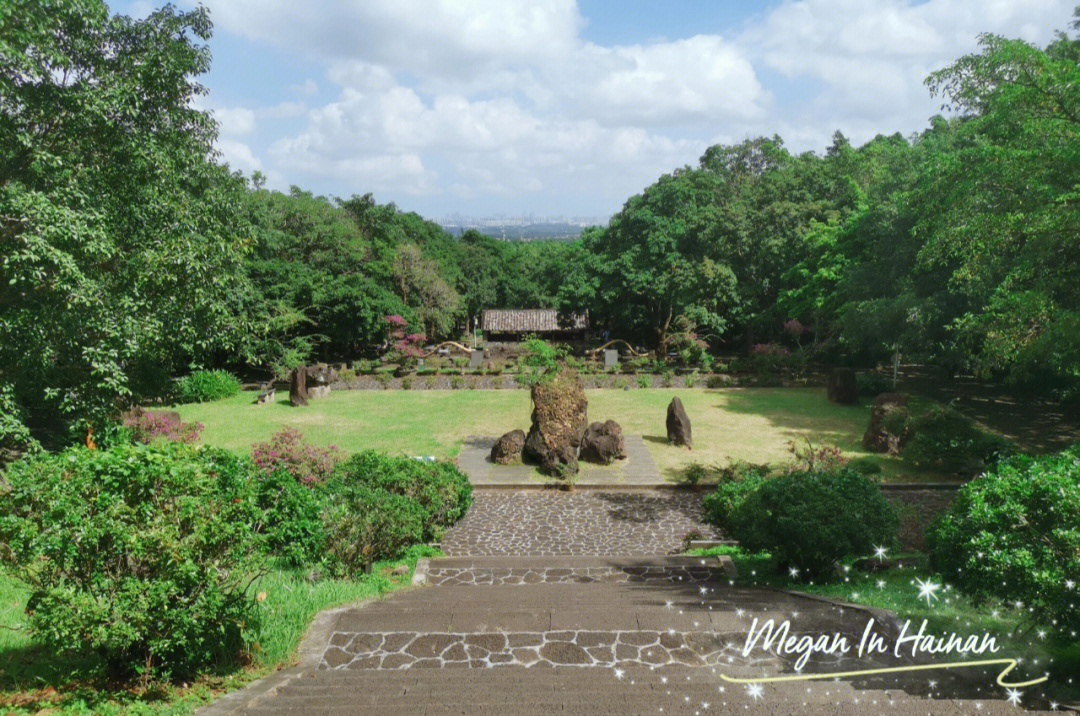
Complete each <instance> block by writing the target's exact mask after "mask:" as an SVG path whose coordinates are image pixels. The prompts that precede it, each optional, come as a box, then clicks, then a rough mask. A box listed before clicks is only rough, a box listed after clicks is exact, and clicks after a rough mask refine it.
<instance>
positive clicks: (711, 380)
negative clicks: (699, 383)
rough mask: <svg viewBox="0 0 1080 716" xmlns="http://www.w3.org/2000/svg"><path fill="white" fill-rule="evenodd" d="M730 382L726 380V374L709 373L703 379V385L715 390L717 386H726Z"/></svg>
mask: <svg viewBox="0 0 1080 716" xmlns="http://www.w3.org/2000/svg"><path fill="white" fill-rule="evenodd" d="M730 382H731V381H730V380H728V377H727V376H726V375H710V376H709V377H708V378H706V379H705V387H706V388H711V389H712V390H716V389H718V388H726V387H727V386H728V383H730Z"/></svg>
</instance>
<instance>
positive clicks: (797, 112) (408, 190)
mask: <svg viewBox="0 0 1080 716" xmlns="http://www.w3.org/2000/svg"><path fill="white" fill-rule="evenodd" d="M178 2H179V4H180V6H182V7H183V6H187V7H193V6H194V5H196V4H204V5H205V6H206V7H207V8H208V9H209V11H210V14H211V20H212V21H213V23H214V37H213V39H212V40H211V41H210V50H211V52H212V54H213V64H212V67H211V69H210V72H209V73H208V74H207V75H206V76H205V77H202V78H200V82H201V83H202V84H204V85H205V86H206V87H207V88H208V90H209V94H208V95H207V96H205V97H201V98H200V99H199V104H198V106H199V107H201V108H203V109H206V110H209V111H211V112H212V113H213V114H214V116H215V117H216V118H217V120H218V122H219V123H220V137H219V140H218V142H217V147H218V149H219V150H220V152H221V155H222V158H223V159H224V160H225V161H227V162H228V163H229V165H230V166H231V167H232V168H233V169H236V170H240V171H242V172H244V173H245V174H248V175H250V174H251V173H252V172H253V171H255V170H259V171H261V172H263V173H264V174H265V175H266V177H267V186H269V187H270V188H273V189H280V190H288V188H289V187H290V186H291V185H297V186H300V187H302V188H304V189H306V190H310V191H313V192H316V193H319V194H325V195H331V196H350V195H352V194H366V193H369V192H370V193H372V194H373V195H374V196H375V198H376V200H378V201H380V202H390V201H392V202H394V203H395V204H396V205H397V206H399V207H400V208H402V209H404V210H408V211H416V212H418V213H420V214H422V215H423V216H426V217H442V216H447V215H449V214H451V213H452V212H455V211H459V212H461V213H462V214H464V215H473V216H481V217H486V216H493V215H496V214H499V213H506V214H510V215H513V214H520V213H522V212H523V211H535V212H536V213H537V214H538V215H547V216H553V215H568V216H601V215H608V214H610V213H612V212H615V211H618V210H619V208H620V207H621V206H622V205H623V204H624V203H625V201H626V199H627V198H628V197H630V196H631V195H633V194H635V193H639V192H640V191H641V190H642V189H644V188H645V187H646V186H648V185H649V184H651V183H652V182H654V181H656V179H657V178H658V177H659V176H660V175H662V174H664V173H668V172H671V171H673V170H674V169H677V168H678V167H681V166H686V165H695V164H696V163H697V161H698V159H699V157H700V156H701V154H702V153H703V152H704V150H705V149H706V148H707V147H708V146H710V145H712V144H717V143H724V144H730V143H734V142H738V141H741V140H743V139H746V138H751V137H756V136H762V135H765V136H772V135H774V134H779V135H780V136H781V137H782V138H783V139H784V141H785V143H786V144H787V146H788V147H789V148H790V149H792V150H794V151H804V150H814V151H819V152H820V151H823V150H824V149H825V148H826V147H827V146H828V145H829V143H830V139H831V137H832V135H833V133H834V132H835V131H837V130H839V131H841V132H843V133H844V134H845V135H846V136H847V137H848V138H849V139H850V140H851V141H852V142H853V143H856V144H861V143H862V142H865V141H867V140H868V139H871V138H873V137H874V136H875V135H876V134H878V133H887V134H892V133H894V132H900V133H901V134H904V135H910V134H912V133H914V132H918V131H921V130H922V129H924V128H926V127H927V126H928V120H929V119H930V118H931V117H932V116H933V115H935V114H937V113H939V112H940V111H941V99H940V98H935V97H933V96H931V95H930V93H929V91H928V90H927V88H926V86H925V84H924V81H925V79H926V76H927V74H928V73H929V72H931V71H933V70H935V69H938V68H940V67H942V66H945V65H946V64H948V63H950V62H952V61H954V60H955V59H956V58H958V57H960V56H962V55H963V54H965V53H968V52H972V51H974V50H975V49H976V47H977V42H978V36H979V34H980V33H983V32H991V33H997V34H1002V35H1006V36H1009V37H1019V38H1022V39H1024V40H1027V41H1030V42H1034V43H1037V44H1045V43H1047V42H1048V41H1049V40H1050V39H1051V38H1052V37H1053V32H1054V30H1055V29H1066V28H1067V27H1068V25H1069V23H1070V21H1071V15H1072V10H1073V7H1074V5H1075V4H1076V0H1042V1H1040V2H1038V3H1032V2H1026V1H1024V0H768V1H767V2H750V1H742V2H740V1H738V0H728V1H727V2H715V1H712V0H699V1H696V2H695V1H693V0H669V2H665V3H658V2H651V1H650V0H625V1H623V2H619V3H612V2H603V1H602V0H580V1H575V0H549V1H548V2H543V3H537V2H534V1H532V0H474V1H473V2H468V3H465V2H454V1H452V0H441V1H440V0H311V1H310V2H305V3H296V2H293V0H178ZM162 4H163V2H161V1H160V0H157V1H153V2H151V1H148V0H118V1H117V2H115V3H114V4H113V9H114V10H117V11H119V12H125V13H130V14H133V15H136V16H140V15H145V14H147V13H148V12H150V11H151V10H152V9H153V8H154V7H157V6H160V5H162Z"/></svg>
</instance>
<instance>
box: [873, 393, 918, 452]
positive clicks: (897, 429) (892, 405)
mask: <svg viewBox="0 0 1080 716" xmlns="http://www.w3.org/2000/svg"><path fill="white" fill-rule="evenodd" d="M907 402H908V399H907V396H906V395H904V394H903V393H882V394H881V395H879V396H878V397H876V398H874V404H873V406H872V407H871V408H870V424H869V425H868V426H867V428H866V433H865V434H863V439H862V444H863V447H864V448H866V449H867V450H869V451H870V452H877V453H885V454H887V455H899V454H900V453H901V452H902V451H903V449H904V445H906V444H907V441H908V439H909V438H910V437H911V429H910V427H909V418H910V415H909V414H908V409H907Z"/></svg>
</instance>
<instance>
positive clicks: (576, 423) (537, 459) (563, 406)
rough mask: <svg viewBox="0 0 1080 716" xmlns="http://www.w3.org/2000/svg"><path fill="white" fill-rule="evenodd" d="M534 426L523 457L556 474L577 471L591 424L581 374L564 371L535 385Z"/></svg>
mask: <svg viewBox="0 0 1080 716" xmlns="http://www.w3.org/2000/svg"><path fill="white" fill-rule="evenodd" d="M532 403H533V412H532V427H530V428H529V434H528V435H527V436H526V437H525V447H524V449H523V450H522V457H523V458H524V459H525V460H528V461H531V462H533V463H535V464H537V465H539V466H540V470H541V471H542V472H544V473H546V474H548V475H552V476H554V477H564V476H566V475H570V474H574V473H576V472H577V468H578V465H577V450H578V446H579V445H581V440H582V438H583V437H584V436H585V428H586V426H587V425H588V407H589V401H588V400H587V399H586V398H585V388H584V386H583V385H582V384H581V378H580V377H579V376H578V374H577V373H576V372H574V371H572V370H569V369H563V370H561V371H560V372H559V373H558V374H557V375H556V376H555V377H553V378H552V379H550V380H548V381H545V382H542V383H537V384H536V385H534V386H533V387H532Z"/></svg>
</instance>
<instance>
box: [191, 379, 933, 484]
mask: <svg viewBox="0 0 1080 716" xmlns="http://www.w3.org/2000/svg"><path fill="white" fill-rule="evenodd" d="M586 392H587V394H588V398H589V419H590V420H607V419H609V418H610V419H613V420H616V421H617V422H618V423H619V424H621V425H622V427H623V431H624V432H626V433H628V434H636V435H642V436H644V438H645V441H646V444H647V445H648V447H649V450H650V451H651V452H652V454H653V458H654V459H655V460H656V463H657V464H658V465H659V466H660V468H661V470H662V471H663V472H664V474H665V475H666V476H667V477H668V478H674V477H675V476H676V475H677V474H678V472H679V470H680V469H681V468H682V467H683V466H685V465H686V464H687V463H689V462H692V461H698V462H703V463H706V464H724V463H726V462H727V461H728V460H747V461H750V462H759V463H776V462H780V461H783V460H785V459H786V458H787V457H789V455H788V452H787V443H788V441H791V440H796V441H800V442H801V441H804V440H811V441H812V442H813V443H815V444H823V443H830V444H835V445H838V446H839V447H840V448H842V449H843V450H844V451H845V453H847V454H848V455H849V456H851V457H858V456H863V455H866V454H867V453H866V452H865V451H863V449H862V446H861V445H860V441H861V439H862V434H863V431H864V430H865V429H866V424H867V422H868V420H869V416H870V408H869V405H868V404H860V405H854V406H843V405H836V404H834V403H830V402H829V401H828V400H826V399H825V391H824V389H820V388H729V389H721V390H703V389H659V388H656V389H646V390H641V389H632V390H611V389H605V390H589V391H586ZM674 395H677V396H679V398H680V399H681V400H682V401H683V404H684V405H685V406H686V411H687V414H688V415H689V416H690V420H691V422H692V424H693V430H694V449H693V450H692V451H690V450H686V449H685V448H676V447H672V446H670V445H668V444H667V441H666V429H665V427H664V420H665V417H666V415H667V413H666V409H667V404H668V403H669V402H670V401H671V398H672V396H674ZM254 397H255V396H254V394H253V393H242V394H240V395H238V396H235V397H233V398H229V399H226V400H221V401H218V402H214V403H201V404H195V405H182V406H179V407H178V408H177V409H178V410H179V411H180V414H181V416H182V417H183V419H184V420H196V421H198V422H201V423H203V424H204V425H205V426H206V427H205V430H204V432H203V442H204V443H206V444H209V445H216V446H220V447H225V448H228V449H230V450H236V451H240V452H246V451H248V450H250V448H251V445H252V443H254V442H257V441H262V440H266V439H267V438H269V437H270V435H271V434H273V432H274V431H275V430H277V429H279V428H280V427H281V426H284V425H291V426H293V427H295V428H297V429H299V430H300V431H302V432H303V433H304V435H305V436H306V437H307V438H308V439H309V440H311V441H313V442H316V443H320V444H324V445H325V444H331V443H333V444H336V445H338V446H339V447H341V448H342V449H344V450H345V451H347V452H355V451H358V450H362V449H368V448H372V449H377V450H382V451H385V452H388V453H391V454H407V455H434V456H436V457H441V458H449V457H455V456H456V455H457V454H458V451H459V450H460V448H461V444H462V441H463V440H464V439H465V438H466V437H468V436H470V435H487V436H497V435H501V434H502V433H504V432H506V431H508V430H513V429H514V428H522V429H528V427H529V412H530V405H529V395H528V392H527V391H524V390H415V391H408V390H387V391H380V390H342V391H334V392H333V393H331V394H330V396H329V397H328V398H326V399H324V400H320V401H314V402H312V403H311V405H309V406H308V407H306V408H294V407H292V406H291V405H290V404H289V401H288V396H281V397H279V398H278V400H277V402H276V403H275V404H273V405H266V406H257V405H254V404H253V401H254ZM880 463H881V465H882V468H883V475H884V476H885V477H886V478H887V479H891V480H927V479H939V477H940V476H937V475H933V474H928V473H925V472H922V471H919V470H917V469H916V468H914V467H912V466H910V465H907V464H906V463H905V462H903V461H902V460H899V459H896V458H884V457H882V458H880Z"/></svg>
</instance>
